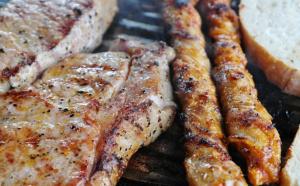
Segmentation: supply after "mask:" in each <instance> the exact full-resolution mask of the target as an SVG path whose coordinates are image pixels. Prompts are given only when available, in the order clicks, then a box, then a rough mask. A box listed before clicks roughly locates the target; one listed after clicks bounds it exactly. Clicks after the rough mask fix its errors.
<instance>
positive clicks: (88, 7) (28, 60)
mask: <svg viewBox="0 0 300 186" xmlns="http://www.w3.org/2000/svg"><path fill="white" fill-rule="evenodd" d="M116 4H117V2H116V0H47V1H42V0H11V1H9V2H8V3H7V4H6V6H5V7H3V8H0V58H1V62H0V93H1V92H6V91H7V90H8V89H9V88H10V87H23V86H24V85H28V84H30V83H32V82H33V81H34V80H35V79H36V77H37V76H38V75H39V74H40V73H41V72H42V71H44V70H45V69H47V68H48V67H50V66H52V65H53V64H55V63H56V62H57V61H59V60H60V59H62V58H64V57H66V56H67V55H70V54H72V53H78V52H89V51H92V50H93V49H95V48H96V47H97V46H98V45H99V44H100V43H101V40H102V35H103V33H104V32H105V31H106V29H107V28H108V26H109V25H110V23H111V21H112V19H113V17H114V15H115V13H116V10H117V5H116Z"/></svg>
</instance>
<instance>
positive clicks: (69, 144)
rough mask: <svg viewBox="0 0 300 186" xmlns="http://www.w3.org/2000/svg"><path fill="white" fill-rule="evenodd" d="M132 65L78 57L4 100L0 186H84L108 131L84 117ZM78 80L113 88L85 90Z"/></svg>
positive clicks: (105, 56)
mask: <svg viewBox="0 0 300 186" xmlns="http://www.w3.org/2000/svg"><path fill="white" fill-rule="evenodd" d="M129 61H130V58H129V56H128V55H126V54H125V53H117V52H107V53H101V54H91V55H87V54H78V55H75V56H72V57H70V58H67V59H65V60H64V61H62V62H61V63H60V64H58V65H56V66H54V67H52V68H50V69H48V70H47V71H46V72H45V74H44V75H43V77H42V79H41V80H38V81H37V82H36V83H35V84H34V85H33V86H32V87H30V88H28V89H29V90H24V91H10V92H8V93H6V94H4V95H2V96H0V134H1V137H0V141H1V143H0V183H1V185H80V184H84V183H85V182H86V181H87V180H88V179H89V177H90V175H91V173H92V169H93V167H94V164H96V161H97V146H98V142H99V140H100V139H101V138H100V137H101V136H103V131H104V129H105V127H109V126H98V125H97V123H96V119H95V118H92V119H90V118H88V117H86V115H87V114H90V113H92V112H96V111H97V109H96V108H95V107H97V105H101V104H103V103H104V102H105V101H106V100H109V99H110V98H111V97H112V96H113V95H114V92H118V90H119V87H120V85H121V84H123V83H124V81H125V78H126V75H127V72H128V65H129ZM87 66H88V67H87ZM91 66H92V67H91ZM104 66H110V69H112V68H114V69H116V70H115V71H114V72H113V71H107V70H106V68H103V67H104ZM78 77H80V78H82V79H86V80H90V82H91V81H93V80H95V79H98V78H102V79H105V80H106V81H107V82H109V83H108V84H105V85H99V86H94V84H93V83H88V84H84V85H82V84H81V83H78V82H77V81H76V82H74V81H73V80H72V79H73V78H78ZM101 119H104V120H105V118H101Z"/></svg>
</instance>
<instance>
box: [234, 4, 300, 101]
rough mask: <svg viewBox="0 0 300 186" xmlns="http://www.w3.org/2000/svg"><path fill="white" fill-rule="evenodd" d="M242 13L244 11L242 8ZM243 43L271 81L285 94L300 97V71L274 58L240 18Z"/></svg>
mask: <svg viewBox="0 0 300 186" xmlns="http://www.w3.org/2000/svg"><path fill="white" fill-rule="evenodd" d="M240 11H243V9H242V7H240ZM240 22H241V31H242V36H243V38H242V39H243V43H244V45H245V47H246V51H247V53H248V54H249V55H250V56H251V57H252V58H253V59H254V60H253V62H254V63H255V64H256V65H257V66H258V67H259V68H260V69H261V70H262V71H263V72H264V73H265V75H266V77H267V78H268V80H269V81H271V82H272V83H274V84H275V85H277V86H278V87H279V88H281V89H282V91H283V92H285V93H288V94H291V95H295V96H300V71H299V70H297V69H295V68H293V67H291V66H289V65H287V64H286V63H285V62H284V61H282V60H280V59H278V58H276V57H275V56H273V55H272V54H271V53H269V51H268V50H267V49H266V48H264V47H263V46H261V45H260V44H259V43H258V42H257V41H256V40H255V38H253V37H252V36H251V34H250V33H249V32H248V30H247V28H246V27H245V24H243V19H242V16H241V17H240Z"/></svg>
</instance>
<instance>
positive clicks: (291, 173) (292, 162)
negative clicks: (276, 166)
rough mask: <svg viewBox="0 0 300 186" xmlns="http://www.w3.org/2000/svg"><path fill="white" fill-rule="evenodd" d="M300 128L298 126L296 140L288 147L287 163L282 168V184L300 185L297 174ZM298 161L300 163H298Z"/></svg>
mask: <svg viewBox="0 0 300 186" xmlns="http://www.w3.org/2000/svg"><path fill="white" fill-rule="evenodd" d="M298 141H300V128H298V132H297V134H296V136H295V139H294V142H293V143H292V145H291V147H290V148H289V149H288V152H287V154H286V157H285V158H286V164H285V166H284V167H283V168H282V170H281V172H280V185H281V186H298V185H300V179H299V173H298V175H297V171H295V169H297V168H298V167H299V166H300V164H299V160H297V159H299V157H297V156H298V154H299V152H298V151H299V150H298V148H299V147H300V146H299V145H300V143H299V142H298ZM297 162H298V163H297Z"/></svg>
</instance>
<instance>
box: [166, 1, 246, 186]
mask: <svg viewBox="0 0 300 186" xmlns="http://www.w3.org/2000/svg"><path fill="white" fill-rule="evenodd" d="M164 2H165V6H164V18H165V21H166V24H167V25H169V26H170V32H169V33H170V35H171V38H172V43H173V44H172V45H173V47H174V48H175V50H176V52H177V58H176V60H175V61H174V62H173V71H174V85H175V88H176V94H177V97H178V99H179V101H180V104H181V108H182V111H183V113H184V120H185V121H184V127H185V131H186V132H185V134H186V143H185V146H186V150H187V156H186V159H185V162H184V165H185V168H186V172H187V178H188V182H189V184H190V185H199V186H200V185H201V186H202V185H227V184H233V185H247V184H246V182H245V180H244V178H243V174H242V172H241V170H240V168H239V167H238V166H237V165H236V164H235V163H234V162H233V161H232V160H231V158H230V156H229V154H228V152H227V149H226V146H225V144H224V143H223V140H224V135H223V133H222V128H221V120H222V118H221V114H220V111H219V107H218V104H217V98H216V91H215V87H214V84H213V82H212V79H211V77H210V62H209V59H208V58H207V55H206V53H205V41H204V38H203V35H202V33H201V31H200V27H201V20H200V16H199V14H198V12H197V11H196V10H195V8H194V4H195V3H196V1H190V2H189V3H188V2H187V3H184V2H183V1H181V2H180V1H177V2H176V1H173V0H165V1H164Z"/></svg>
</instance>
